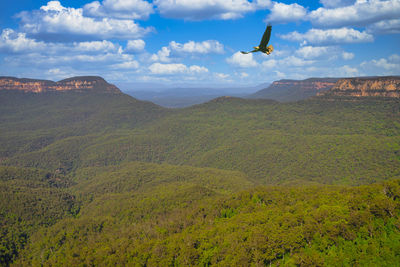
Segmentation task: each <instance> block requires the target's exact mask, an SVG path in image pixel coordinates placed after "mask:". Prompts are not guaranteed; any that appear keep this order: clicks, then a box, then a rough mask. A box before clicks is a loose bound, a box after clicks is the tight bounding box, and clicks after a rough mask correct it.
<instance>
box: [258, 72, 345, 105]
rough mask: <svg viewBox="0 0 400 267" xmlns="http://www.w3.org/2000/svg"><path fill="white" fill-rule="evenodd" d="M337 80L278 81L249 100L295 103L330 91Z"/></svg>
mask: <svg viewBox="0 0 400 267" xmlns="http://www.w3.org/2000/svg"><path fill="white" fill-rule="evenodd" d="M338 80H339V79H337V78H310V79H306V80H279V81H275V82H273V83H272V84H271V85H270V86H269V87H268V88H265V89H262V90H260V91H258V92H256V93H254V94H253V95H251V96H250V98H269V99H274V100H278V101H296V100H301V99H306V98H308V97H310V96H315V95H316V94H317V93H320V92H323V91H327V90H329V89H331V88H332V87H333V86H334V85H335V83H336V82H337V81H338Z"/></svg>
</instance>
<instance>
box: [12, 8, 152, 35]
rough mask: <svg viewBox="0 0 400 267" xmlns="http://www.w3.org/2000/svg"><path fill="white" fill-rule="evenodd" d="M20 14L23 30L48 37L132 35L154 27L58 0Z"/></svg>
mask: <svg viewBox="0 0 400 267" xmlns="http://www.w3.org/2000/svg"><path fill="white" fill-rule="evenodd" d="M18 17H19V18H20V19H21V28H22V29H23V31H25V32H26V33H28V34H30V35H33V36H35V37H36V38H38V39H45V40H61V41H64V40H82V39H91V38H96V39H110V38H119V39H131V38H137V37H140V36H143V35H145V34H146V33H148V32H150V31H152V28H142V27H140V26H139V25H138V24H136V23H135V22H134V21H132V20H119V19H110V18H102V19H94V18H90V17H85V16H83V11H82V8H77V9H75V8H66V7H63V6H62V5H61V4H60V2H58V1H51V2H49V3H48V4H47V5H46V6H42V7H41V8H40V10H34V11H32V12H21V13H20V14H18Z"/></svg>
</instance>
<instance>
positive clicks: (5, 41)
mask: <svg viewBox="0 0 400 267" xmlns="http://www.w3.org/2000/svg"><path fill="white" fill-rule="evenodd" d="M45 47H46V44H45V43H44V42H38V41H36V40H33V39H30V38H27V37H26V34H25V33H18V32H15V31H14V30H12V29H4V30H3V31H2V33H1V35H0V51H5V52H11V53H27V52H31V51H38V50H43V49H44V48H45Z"/></svg>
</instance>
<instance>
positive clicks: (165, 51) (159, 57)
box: [151, 46, 171, 62]
mask: <svg viewBox="0 0 400 267" xmlns="http://www.w3.org/2000/svg"><path fill="white" fill-rule="evenodd" d="M170 54H171V49H169V48H168V47H166V46H163V47H162V48H161V50H159V51H158V52H157V54H153V55H152V56H151V60H152V61H161V62H170V61H171V59H170V58H169V56H170Z"/></svg>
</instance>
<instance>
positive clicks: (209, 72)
mask: <svg viewBox="0 0 400 267" xmlns="http://www.w3.org/2000/svg"><path fill="white" fill-rule="evenodd" d="M268 23H270V24H271V25H272V35H271V39H270V44H272V45H273V47H274V49H275V50H274V52H273V53H272V54H271V55H266V54H263V53H254V54H248V55H243V54H241V53H240V51H241V50H244V51H248V50H252V48H253V46H257V45H258V44H259V42H260V40H261V37H262V34H263V33H264V30H265V27H266V25H267V24H268ZM399 74H400V0H385V1H383V0H382V1H381V0H319V1H318V0H315V1H307V0H305V1H273V0H252V1H248V0H153V1H151V0H148V1H146V0H99V1H92V0H87V1H86V0H82V1H78V0H59V1H42V0H35V1H31V0H14V1H0V76H15V77H20V78H22V77H24V78H38V79H49V80H54V81H57V80H61V79H64V78H68V77H72V76H84V75H98V76H102V77H104V78H105V79H106V80H107V81H110V82H113V83H116V84H118V83H125V84H130V85H131V86H132V87H135V85H137V86H138V87H140V86H141V87H143V86H145V85H146V84H147V85H152V84H153V85H160V84H162V85H166V86H192V87H198V86H203V87H204V86H216V87H229V86H232V87H235V86H255V85H258V84H261V83H269V82H272V81H275V80H279V79H306V78H310V77H353V76H381V75H399ZM133 89H134V88H133Z"/></svg>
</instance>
